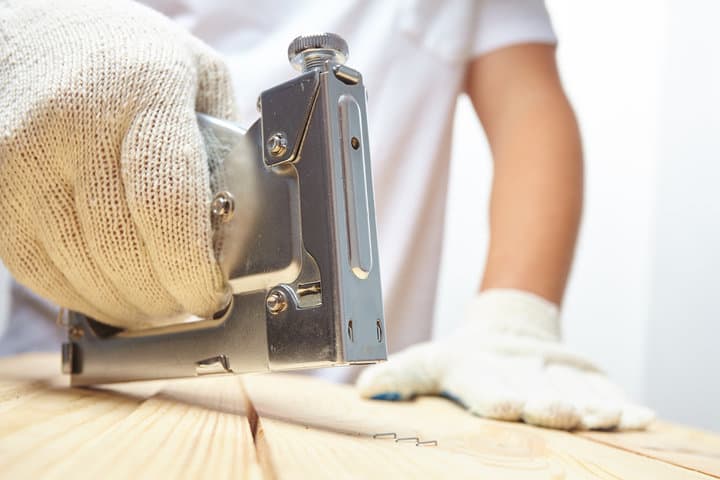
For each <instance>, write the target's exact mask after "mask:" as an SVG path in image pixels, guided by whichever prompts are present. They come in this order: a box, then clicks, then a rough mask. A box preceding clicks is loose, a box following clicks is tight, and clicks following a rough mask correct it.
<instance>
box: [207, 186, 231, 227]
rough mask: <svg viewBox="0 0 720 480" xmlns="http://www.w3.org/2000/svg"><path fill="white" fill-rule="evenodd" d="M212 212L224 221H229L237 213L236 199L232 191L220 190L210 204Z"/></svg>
mask: <svg viewBox="0 0 720 480" xmlns="http://www.w3.org/2000/svg"><path fill="white" fill-rule="evenodd" d="M210 208H211V210H212V214H213V215H215V216H216V217H218V218H219V219H220V220H222V221H223V222H227V221H228V220H230V219H231V218H232V216H233V213H235V199H234V198H233V196H232V195H231V194H230V192H219V193H218V194H217V195H215V198H213V201H212V204H210Z"/></svg>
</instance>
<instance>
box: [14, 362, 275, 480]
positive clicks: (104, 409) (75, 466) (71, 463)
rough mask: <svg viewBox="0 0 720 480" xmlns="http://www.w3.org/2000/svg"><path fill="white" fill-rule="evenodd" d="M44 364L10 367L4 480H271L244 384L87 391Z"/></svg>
mask: <svg viewBox="0 0 720 480" xmlns="http://www.w3.org/2000/svg"><path fill="white" fill-rule="evenodd" d="M36 360H37V357H25V358H23V357H19V358H15V359H10V360H7V359H5V360H0V379H2V380H0V478H9V479H15V478H18V479H21V478H22V479H25V478H63V479H67V478H73V479H83V478H88V479H90V478H92V479H97V478H251V479H252V478H262V475H261V471H260V465H259V463H258V462H257V458H256V456H255V448H254V444H253V438H252V434H251V431H250V426H249V423H248V419H247V417H246V416H245V414H244V412H245V411H246V403H245V401H246V399H245V398H244V396H243V393H242V387H241V385H240V383H239V379H238V378H236V377H222V378H208V379H192V381H188V380H183V381H172V382H145V383H137V384H128V385H118V386H113V387H110V388H103V389H77V388H68V386H67V383H66V382H67V381H66V380H65V379H62V378H61V377H60V376H59V375H57V373H54V374H50V373H49V372H50V371H52V370H55V371H56V372H57V370H56V369H57V368H59V358H58V357H57V356H52V357H49V358H48V357H46V358H45V359H43V360H42V361H40V362H36ZM30 363H39V366H40V367H41V368H39V369H37V370H33V372H32V373H28V376H31V377H34V378H33V379H30V380H19V379H18V377H20V376H22V375H21V373H20V372H21V371H22V370H21V368H23V366H24V365H28V364H30ZM49 365H54V366H55V368H54V369H51V368H49ZM46 366H47V368H46ZM43 376H45V377H46V378H45V379H41V378H40V379H39V378H38V377H43ZM13 377H14V378H13ZM63 383H65V385H63Z"/></svg>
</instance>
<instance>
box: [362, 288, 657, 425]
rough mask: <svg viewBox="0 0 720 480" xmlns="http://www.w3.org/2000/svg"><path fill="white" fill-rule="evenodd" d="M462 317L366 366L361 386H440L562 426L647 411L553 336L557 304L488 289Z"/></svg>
mask: <svg viewBox="0 0 720 480" xmlns="http://www.w3.org/2000/svg"><path fill="white" fill-rule="evenodd" d="M466 320H467V322H466V323H465V324H464V325H463V326H462V327H461V328H460V329H459V330H458V331H457V332H455V333H454V335H452V336H451V337H450V338H447V339H445V340H443V341H439V342H430V343H425V344H420V345H416V346H413V347H411V348H409V349H407V350H405V351H403V352H401V353H399V354H397V355H395V356H393V357H391V359H390V360H389V361H388V362H387V363H384V364H380V365H375V366H372V367H368V368H367V369H365V370H364V371H363V373H362V374H361V375H360V378H359V379H358V382H357V388H358V389H359V391H360V393H361V394H362V395H363V396H365V397H369V398H375V399H379V400H404V399H409V398H412V397H413V396H415V395H426V394H442V395H445V396H448V397H450V398H452V399H454V400H457V401H458V402H460V403H461V404H463V405H464V406H465V407H466V408H467V409H468V410H470V412H472V413H474V414H476V415H480V416H483V417H488V418H493V419H497V420H508V421H519V420H524V421H525V422H527V423H531V424H533V425H540V426H543V427H550V428H558V429H563V430H570V429H575V428H580V429H607V428H618V429H620V430H627V429H640V428H644V427H646V426H647V425H648V424H649V423H650V422H651V421H652V419H653V418H654V414H653V412H651V411H650V410H648V409H647V408H645V407H641V406H638V405H634V404H632V403H629V402H628V401H627V400H626V398H625V396H624V395H623V393H622V391H621V390H620V389H619V388H618V387H617V386H616V385H614V384H613V383H612V382H610V381H609V380H608V379H607V378H606V377H605V375H603V374H602V373H601V372H600V371H599V370H598V369H596V368H595V367H594V366H593V365H592V364H590V363H589V362H588V361H586V360H585V359H583V358H582V357H580V356H578V355H575V354H574V353H572V352H570V351H569V350H568V349H567V348H565V347H564V346H563V345H562V344H560V328H559V313H558V309H557V307H555V305H553V304H551V303H549V302H547V301H546V300H544V299H542V298H540V297H537V296H535V295H532V294H529V293H525V292H520V291H516V290H489V291H486V292H484V293H482V294H480V295H478V296H477V297H475V298H474V299H473V300H472V302H471V303H470V305H469V308H468V310H467V318H466Z"/></svg>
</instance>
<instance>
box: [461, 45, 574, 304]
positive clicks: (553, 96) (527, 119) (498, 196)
mask: <svg viewBox="0 0 720 480" xmlns="http://www.w3.org/2000/svg"><path fill="white" fill-rule="evenodd" d="M466 82H467V84H466V85H467V86H466V88H467V92H468V94H469V95H470V98H471V100H472V102H473V105H474V107H475V111H476V112H477V114H478V117H479V118H480V121H481V122H482V124H483V127H484V128H485V132H486V134H487V137H488V141H489V144H490V149H491V150H492V154H493V158H494V170H495V174H494V178H493V184H492V196H491V200H490V246H489V250H488V258H487V265H486V268H485V275H484V277H483V281H482V285H481V287H480V289H481V290H487V289H489V288H515V289H520V290H525V291H528V292H531V293H535V294H537V295H540V296H542V297H544V298H546V299H547V300H550V301H552V302H554V303H557V304H560V303H561V302H562V297H563V293H564V290H565V284H566V282H567V277H568V273H569V271H570V265H571V263H572V258H573V253H574V249H575V241H576V237H577V231H578V226H579V223H580V216H581V211H582V196H583V164H582V148H581V144H580V134H579V132H578V126H577V121H576V120H575V115H574V113H573V111H572V108H571V107H570V104H569V102H568V100H567V98H566V96H565V93H564V91H563V88H562V85H561V83H560V79H559V76H558V72H557V66H556V62H555V48H554V47H553V46H551V45H541V44H525V45H518V46H513V47H508V48H504V49H501V50H498V51H495V52H491V53H489V54H487V55H484V56H482V57H480V58H478V59H476V60H474V62H473V63H472V64H471V66H470V68H469V69H468V73H467V79H466Z"/></svg>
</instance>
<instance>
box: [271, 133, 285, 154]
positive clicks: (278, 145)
mask: <svg viewBox="0 0 720 480" xmlns="http://www.w3.org/2000/svg"><path fill="white" fill-rule="evenodd" d="M287 145H288V142H287V138H285V135H284V134H283V133H282V132H277V133H273V134H272V135H270V138H268V141H267V149H268V152H269V153H270V155H272V156H273V157H282V156H283V155H285V152H287Z"/></svg>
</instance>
